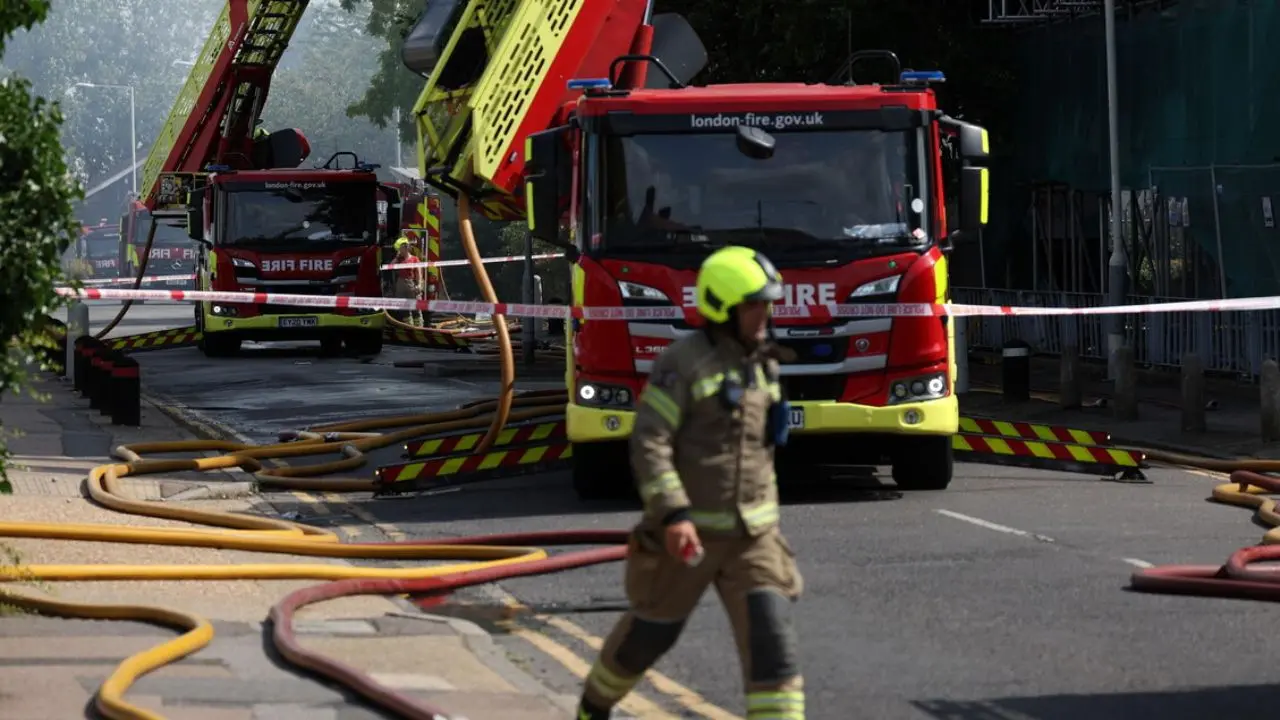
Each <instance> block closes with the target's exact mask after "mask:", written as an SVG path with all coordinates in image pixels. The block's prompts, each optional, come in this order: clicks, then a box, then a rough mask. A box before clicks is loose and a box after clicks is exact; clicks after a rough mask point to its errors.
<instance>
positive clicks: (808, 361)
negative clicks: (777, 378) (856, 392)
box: [778, 337, 849, 365]
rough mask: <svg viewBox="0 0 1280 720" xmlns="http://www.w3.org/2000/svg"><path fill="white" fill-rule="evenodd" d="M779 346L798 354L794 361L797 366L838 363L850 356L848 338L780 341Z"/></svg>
mask: <svg viewBox="0 0 1280 720" xmlns="http://www.w3.org/2000/svg"><path fill="white" fill-rule="evenodd" d="M778 344H779V345H781V346H783V347H785V348H790V349H791V350H793V351H794V352H795V353H796V359H795V360H794V361H792V362H793V363H794V364H796V365H820V364H823V363H836V362H840V361H841V360H844V359H845V357H847V356H848V354H849V338H848V337H825V338H812V339H810V338H806V339H804V340H793V339H786V340H781V339H780V340H779V341H778Z"/></svg>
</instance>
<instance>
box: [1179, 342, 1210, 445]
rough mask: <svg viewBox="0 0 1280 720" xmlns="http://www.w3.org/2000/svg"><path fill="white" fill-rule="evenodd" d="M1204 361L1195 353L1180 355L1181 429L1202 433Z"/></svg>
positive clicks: (1203, 426)
mask: <svg viewBox="0 0 1280 720" xmlns="http://www.w3.org/2000/svg"><path fill="white" fill-rule="evenodd" d="M1204 395H1205V393H1204V363H1203V362H1201V360H1200V356H1199V355H1197V354H1195V353H1187V354H1186V355H1183V356H1182V431H1183V432H1194V433H1202V432H1204V431H1205V430H1207V429H1208V423H1207V421H1206V420H1205V412H1204V408H1205V403H1204Z"/></svg>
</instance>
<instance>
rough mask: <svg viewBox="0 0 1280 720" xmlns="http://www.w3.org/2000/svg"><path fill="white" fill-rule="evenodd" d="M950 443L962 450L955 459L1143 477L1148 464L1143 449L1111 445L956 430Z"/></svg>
mask: <svg viewBox="0 0 1280 720" xmlns="http://www.w3.org/2000/svg"><path fill="white" fill-rule="evenodd" d="M951 447H952V449H954V450H955V451H956V452H959V453H963V454H964V455H963V456H962V457H960V458H957V459H959V460H967V461H970V462H990V463H994V464H1006V465H1023V466H1028V467H1041V468H1045V469H1058V470H1065V471H1069V472H1081V473H1091V474H1094V473H1099V472H1102V473H1106V474H1110V475H1115V474H1123V475H1125V476H1126V477H1130V478H1142V477H1143V475H1142V468H1144V467H1146V466H1147V465H1146V455H1144V454H1143V453H1141V452H1138V451H1136V450H1126V449H1121V448H1117V447H1111V446H1100V445H1080V444H1071V443H1060V442H1044V441H1037V440H1017V439H1013V438H1004V437H992V436H989V435H974V434H969V433H959V434H957V435H953V436H952V438H951Z"/></svg>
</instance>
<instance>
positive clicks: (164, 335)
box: [109, 327, 200, 350]
mask: <svg viewBox="0 0 1280 720" xmlns="http://www.w3.org/2000/svg"><path fill="white" fill-rule="evenodd" d="M199 340H200V333H198V332H196V329H195V328H194V327H184V328H175V329H172V330H156V331H154V332H149V333H140V334H138V335H126V336H124V337H118V338H111V339H110V340H109V342H110V343H111V349H112V350H135V349H136V350H142V349H151V348H157V347H178V346H182V345H190V344H192V343H195V342H198V341H199Z"/></svg>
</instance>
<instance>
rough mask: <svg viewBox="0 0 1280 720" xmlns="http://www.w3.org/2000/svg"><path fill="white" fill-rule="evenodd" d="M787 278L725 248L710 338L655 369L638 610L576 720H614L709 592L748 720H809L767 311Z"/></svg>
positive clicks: (634, 545)
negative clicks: (729, 641)
mask: <svg viewBox="0 0 1280 720" xmlns="http://www.w3.org/2000/svg"><path fill="white" fill-rule="evenodd" d="M782 296H783V290H782V278H781V276H780V275H779V273H778V271H777V270H776V269H775V268H774V266H773V264H772V263H771V262H769V260H768V259H766V258H765V257H764V256H763V255H761V254H759V253H757V252H755V251H754V250H750V249H748V248H743V247H727V248H723V249H721V250H718V251H716V252H715V253H713V254H712V255H711V256H710V257H708V258H707V260H706V261H705V262H704V263H703V265H702V268H701V269H700V270H699V272H698V280H697V309H698V312H699V314H701V315H702V316H703V318H705V319H706V321H707V324H706V328H705V330H704V331H703V332H701V333H693V334H691V335H688V336H685V337H683V338H681V339H680V340H678V341H676V342H674V343H672V344H671V345H670V346H669V347H668V348H667V349H666V350H665V351H664V352H663V353H662V355H661V356H660V357H659V358H658V360H657V361H656V362H655V363H654V368H653V372H652V373H651V374H650V375H649V382H648V385H647V386H646V387H645V389H644V392H643V393H642V394H641V396H640V403H639V408H638V410H637V412H636V420H635V427H634V429H633V430H632V434H631V466H632V469H633V471H634V473H635V477H636V483H637V484H638V486H639V491H640V497H641V499H642V500H643V502H644V514H643V516H642V517H641V520H640V522H639V523H638V524H637V525H636V527H635V529H634V530H633V531H632V533H631V537H630V539H629V542H628V554H627V562H626V570H625V573H624V574H625V580H624V582H625V586H626V587H625V589H626V594H627V600H628V603H629V605H630V608H629V610H628V611H627V612H626V613H625V614H624V615H623V616H622V618H621V619H620V620H619V621H618V624H617V625H616V626H615V627H614V628H613V631H612V633H610V635H609V637H608V639H607V640H606V641H605V644H604V648H603V649H602V651H601V654H600V659H599V660H598V661H597V662H596V664H595V665H594V666H593V667H592V669H591V672H590V674H589V675H588V676H587V681H586V687H585V689H584V691H583V694H582V700H581V703H580V705H579V708H578V715H577V718H576V719H575V720H605V719H606V718H608V717H609V714H610V711H611V708H613V707H614V706H615V705H616V704H617V703H618V702H619V701H621V700H622V698H623V697H625V696H626V695H627V693H629V692H630V691H631V689H632V688H634V687H635V685H636V683H638V682H639V681H640V679H641V677H642V676H643V675H644V673H645V672H646V671H647V670H648V669H649V668H650V667H652V666H653V665H654V663H656V662H657V661H658V659H659V658H660V657H662V655H663V654H664V653H666V652H667V651H668V650H669V649H671V647H672V646H673V645H674V644H675V642H676V640H677V638H678V637H679V636H680V632H681V630H683V628H684V625H685V622H686V621H687V619H688V618H689V615H690V614H691V613H692V612H693V609H694V608H695V607H696V606H697V604H698V601H699V600H700V599H701V597H702V594H703V593H704V592H705V591H706V590H707V588H708V587H710V586H712V585H714V586H715V589H716V592H717V594H718V595H719V596H720V600H721V602H722V603H723V605H724V607H725V610H726V612H727V613H728V616H729V621H730V623H731V625H732V626H733V633H734V638H735V640H736V642H737V649H738V657H739V660H740V662H741V666H742V676H743V683H744V686H745V690H746V701H747V720H763V718H771V719H778V720H804V690H803V687H804V682H803V679H802V677H801V674H800V668H799V665H798V660H797V654H798V652H797V640H796V635H795V631H794V629H793V627H792V621H791V608H792V605H793V603H794V601H795V600H796V599H797V598H799V596H800V593H801V590H802V587H803V579H802V578H801V575H800V572H799V570H798V569H797V568H796V563H795V556H794V555H793V553H792V551H791V548H790V546H789V545H788V544H787V541H786V539H785V538H784V537H783V535H782V533H781V531H780V530H779V529H778V490H777V478H776V477H775V475H774V462H773V461H774V451H775V448H776V446H778V445H781V444H785V443H786V440H787V430H788V423H787V421H788V417H789V415H790V412H789V408H788V406H787V403H786V400H785V399H784V398H783V395H782V390H781V386H780V384H779V381H778V375H779V363H778V358H779V357H784V356H785V351H782V349H781V348H779V347H778V346H777V345H775V344H774V343H773V338H772V324H771V322H770V315H771V305H772V303H774V302H776V301H778V300H780V299H782Z"/></svg>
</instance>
